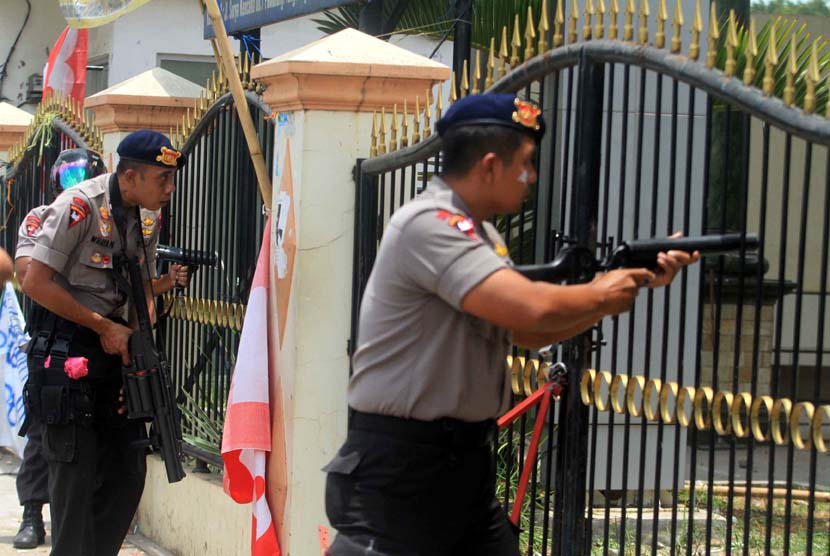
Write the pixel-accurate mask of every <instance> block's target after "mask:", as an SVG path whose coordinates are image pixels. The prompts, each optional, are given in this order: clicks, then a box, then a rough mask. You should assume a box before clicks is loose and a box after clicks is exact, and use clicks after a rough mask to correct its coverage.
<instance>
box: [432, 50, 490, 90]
mask: <svg viewBox="0 0 830 556" xmlns="http://www.w3.org/2000/svg"><path fill="white" fill-rule="evenodd" d="M495 71H496V38H495V37H490V52H489V53H488V54H487V75H486V76H485V78H484V88H485V89H489V88H490V87H492V86H493V74H494V73H495ZM439 90H440V89H439Z"/></svg>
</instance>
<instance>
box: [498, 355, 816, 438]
mask: <svg viewBox="0 0 830 556" xmlns="http://www.w3.org/2000/svg"><path fill="white" fill-rule="evenodd" d="M519 360H520V361H519ZM546 365H548V364H547V363H542V366H543V367H544V366H546ZM508 366H509V368H510V370H511V374H512V377H513V391H514V392H515V393H517V394H521V393H525V394H526V393H527V386H526V385H525V384H520V383H517V373H522V377H525V376H529V375H528V370H527V369H528V368H529V369H530V374H532V371H533V370H534V369H539V362H538V360H532V359H531V360H528V361H524V358H521V357H517V358H508ZM539 376H540V377H541V376H543V375H541V374H540V375H539ZM544 376H546V375H544ZM518 386H522V387H524V392H522V388H519V387H518ZM579 393H580V399H581V400H582V403H583V404H585V405H587V406H593V407H596V409H597V411H602V412H607V411H613V412H614V413H617V414H620V415H623V414H626V413H628V415H630V416H631V417H635V418H638V417H644V418H645V420H646V421H648V422H662V423H663V424H666V425H673V424H679V425H680V426H681V427H690V426H694V427H696V428H697V429H698V430H709V429H714V431H715V432H716V433H717V434H718V435H720V436H730V435H734V436H736V437H738V438H749V437H750V435H751V436H752V437H753V438H754V439H755V441H756V442H768V441H770V440H772V441H773V442H775V444H777V445H779V446H783V445H787V444H789V443H790V442H792V444H793V445H794V446H795V447H796V448H798V449H799V450H810V449H812V448H813V447H815V449H816V451H818V452H819V453H822V454H827V453H830V404H825V405H820V406H816V405H815V404H813V403H812V402H806V401H805V402H795V403H793V401H792V400H790V399H788V398H777V399H776V398H772V397H771V396H766V395H762V396H756V397H754V398H753V396H752V394H750V393H749V392H738V393H733V392H728V391H724V390H721V391H718V392H715V391H714V390H713V389H712V388H710V387H709V386H700V387H694V386H681V385H679V384H677V383H674V382H665V383H664V382H663V381H661V380H660V379H658V378H646V377H644V376H639V375H633V376H629V375H622V374H617V375H612V374H611V373H610V372H609V371H596V370H594V369H589V370H587V371H585V372H584V373H582V377H581V378H580V381H579ZM672 400H674V401H673V402H672ZM764 415H766V418H764ZM802 418H804V420H805V422H809V430H808V431H807V432H805V431H802V428H801V426H800V424H801V420H802ZM824 431H826V432H824Z"/></svg>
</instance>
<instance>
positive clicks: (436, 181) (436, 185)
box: [427, 176, 472, 218]
mask: <svg viewBox="0 0 830 556" xmlns="http://www.w3.org/2000/svg"><path fill="white" fill-rule="evenodd" d="M427 189H433V190H434V191H435V193H436V194H437V195H441V196H447V197H448V198H449V200H450V203H452V205H453V206H454V207H457V208H458V209H459V210H460V211H461V212H463V213H464V214H466V215H467V216H469V217H470V218H472V213H471V212H470V209H469V207H467V203H465V202H464V199H462V198H461V195H459V194H458V193H456V192H455V190H454V189H453V188H452V187H450V185H449V184H448V183H447V182H445V181H444V180H443V179H442V178H441V177H440V176H433V177H432V179H431V180H429V185H428V186H427Z"/></svg>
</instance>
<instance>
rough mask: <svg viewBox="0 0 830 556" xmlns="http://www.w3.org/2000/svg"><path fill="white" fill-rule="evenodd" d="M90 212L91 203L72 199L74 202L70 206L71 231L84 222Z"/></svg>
mask: <svg viewBox="0 0 830 556" xmlns="http://www.w3.org/2000/svg"><path fill="white" fill-rule="evenodd" d="M90 212H92V211H91V210H90V208H89V203H87V202H86V201H84V200H83V199H81V198H80V197H72V202H71V203H70V204H69V229H72V228H73V227H74V226H75V225H76V224H79V223H81V222H83V221H84V220H85V219H86V217H87V216H89V214H90Z"/></svg>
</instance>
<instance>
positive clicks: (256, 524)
mask: <svg viewBox="0 0 830 556" xmlns="http://www.w3.org/2000/svg"><path fill="white" fill-rule="evenodd" d="M270 254H271V219H270V218H269V219H268V222H267V223H266V224H265V231H264V232H263V238H262V247H261V248H260V250H259V258H258V259H257V264H256V271H255V272H254V281H253V284H252V285H251V293H250V295H249V297H248V309H247V311H246V312H245V322H244V323H243V326H242V337H241V339H240V341H239V352H238V353H237V356H236V367H235V369H234V372H233V380H232V382H231V389H230V393H229V394H228V408H227V411H226V413H225V429H224V433H223V436H222V459H223V460H224V462H225V479H224V482H225V491H226V492H227V493H228V494H229V495H230V496H231V498H233V499H234V500H235V501H236V502H238V503H240V504H247V503H250V504H252V511H253V527H252V529H253V534H252V538H251V555H252V556H278V555H279V554H280V547H279V542H278V540H277V532H276V526H275V525H274V521H273V519H272V518H271V509H270V508H269V506H268V501H267V500H266V497H265V485H266V483H265V454H266V452H270V451H271V413H270V410H269V403H270V400H269V394H268V392H269V382H268V378H269V375H270V372H269V357H268V344H269V333H268V330H269V329H268V320H269V319H268V283H269V273H270V271H269V267H270V262H269V261H270Z"/></svg>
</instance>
